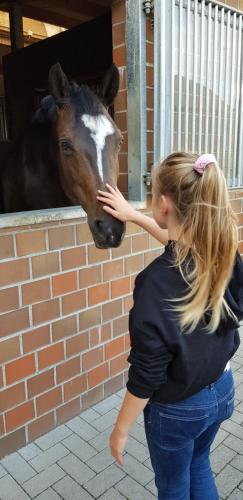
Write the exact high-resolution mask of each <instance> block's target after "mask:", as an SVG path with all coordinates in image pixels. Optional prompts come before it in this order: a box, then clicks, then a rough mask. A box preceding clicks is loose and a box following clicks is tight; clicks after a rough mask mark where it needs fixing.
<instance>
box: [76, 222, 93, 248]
mask: <svg viewBox="0 0 243 500" xmlns="http://www.w3.org/2000/svg"><path fill="white" fill-rule="evenodd" d="M76 235H77V244H78V245H84V244H85V243H91V242H93V237H92V234H91V231H90V229H89V226H88V224H87V223H82V224H77V225H76Z"/></svg>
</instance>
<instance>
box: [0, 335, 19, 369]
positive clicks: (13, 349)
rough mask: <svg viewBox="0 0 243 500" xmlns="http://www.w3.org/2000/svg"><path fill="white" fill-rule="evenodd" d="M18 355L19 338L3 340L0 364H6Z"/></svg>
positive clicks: (0, 349) (0, 350)
mask: <svg viewBox="0 0 243 500" xmlns="http://www.w3.org/2000/svg"><path fill="white" fill-rule="evenodd" d="M19 355H20V345H19V337H14V338H12V339H8V340H4V341H3V342H1V348H0V364H2V363H6V361H9V360H10V359H14V358H17V357H18V356H19Z"/></svg>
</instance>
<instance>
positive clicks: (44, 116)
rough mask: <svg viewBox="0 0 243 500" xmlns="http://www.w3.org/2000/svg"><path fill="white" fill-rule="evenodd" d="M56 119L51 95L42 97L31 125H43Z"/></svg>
mask: <svg viewBox="0 0 243 500" xmlns="http://www.w3.org/2000/svg"><path fill="white" fill-rule="evenodd" d="M55 118H56V105H55V100H54V98H53V97H52V96H51V95H48V96H46V97H44V98H43V99H42V100H41V102H40V106H39V108H38V109H37V111H36V112H35V114H34V116H33V119H32V121H33V123H44V122H46V121H53V120H54V119H55Z"/></svg>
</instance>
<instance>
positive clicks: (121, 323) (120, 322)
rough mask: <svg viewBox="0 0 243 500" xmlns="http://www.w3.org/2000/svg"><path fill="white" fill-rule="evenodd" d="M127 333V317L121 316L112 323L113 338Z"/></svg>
mask: <svg viewBox="0 0 243 500" xmlns="http://www.w3.org/2000/svg"><path fill="white" fill-rule="evenodd" d="M127 331H128V315H125V316H121V317H120V318H117V319H114V321H113V337H117V336H118V335H121V334H122V333H125V332H127Z"/></svg>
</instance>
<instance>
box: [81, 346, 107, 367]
mask: <svg viewBox="0 0 243 500" xmlns="http://www.w3.org/2000/svg"><path fill="white" fill-rule="evenodd" d="M103 360H104V354H103V347H97V348H96V349H91V350H90V351H89V352H86V353H84V354H83V356H82V369H83V371H87V370H90V368H93V367H94V366H97V365H99V364H101V363H102V362H103Z"/></svg>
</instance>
